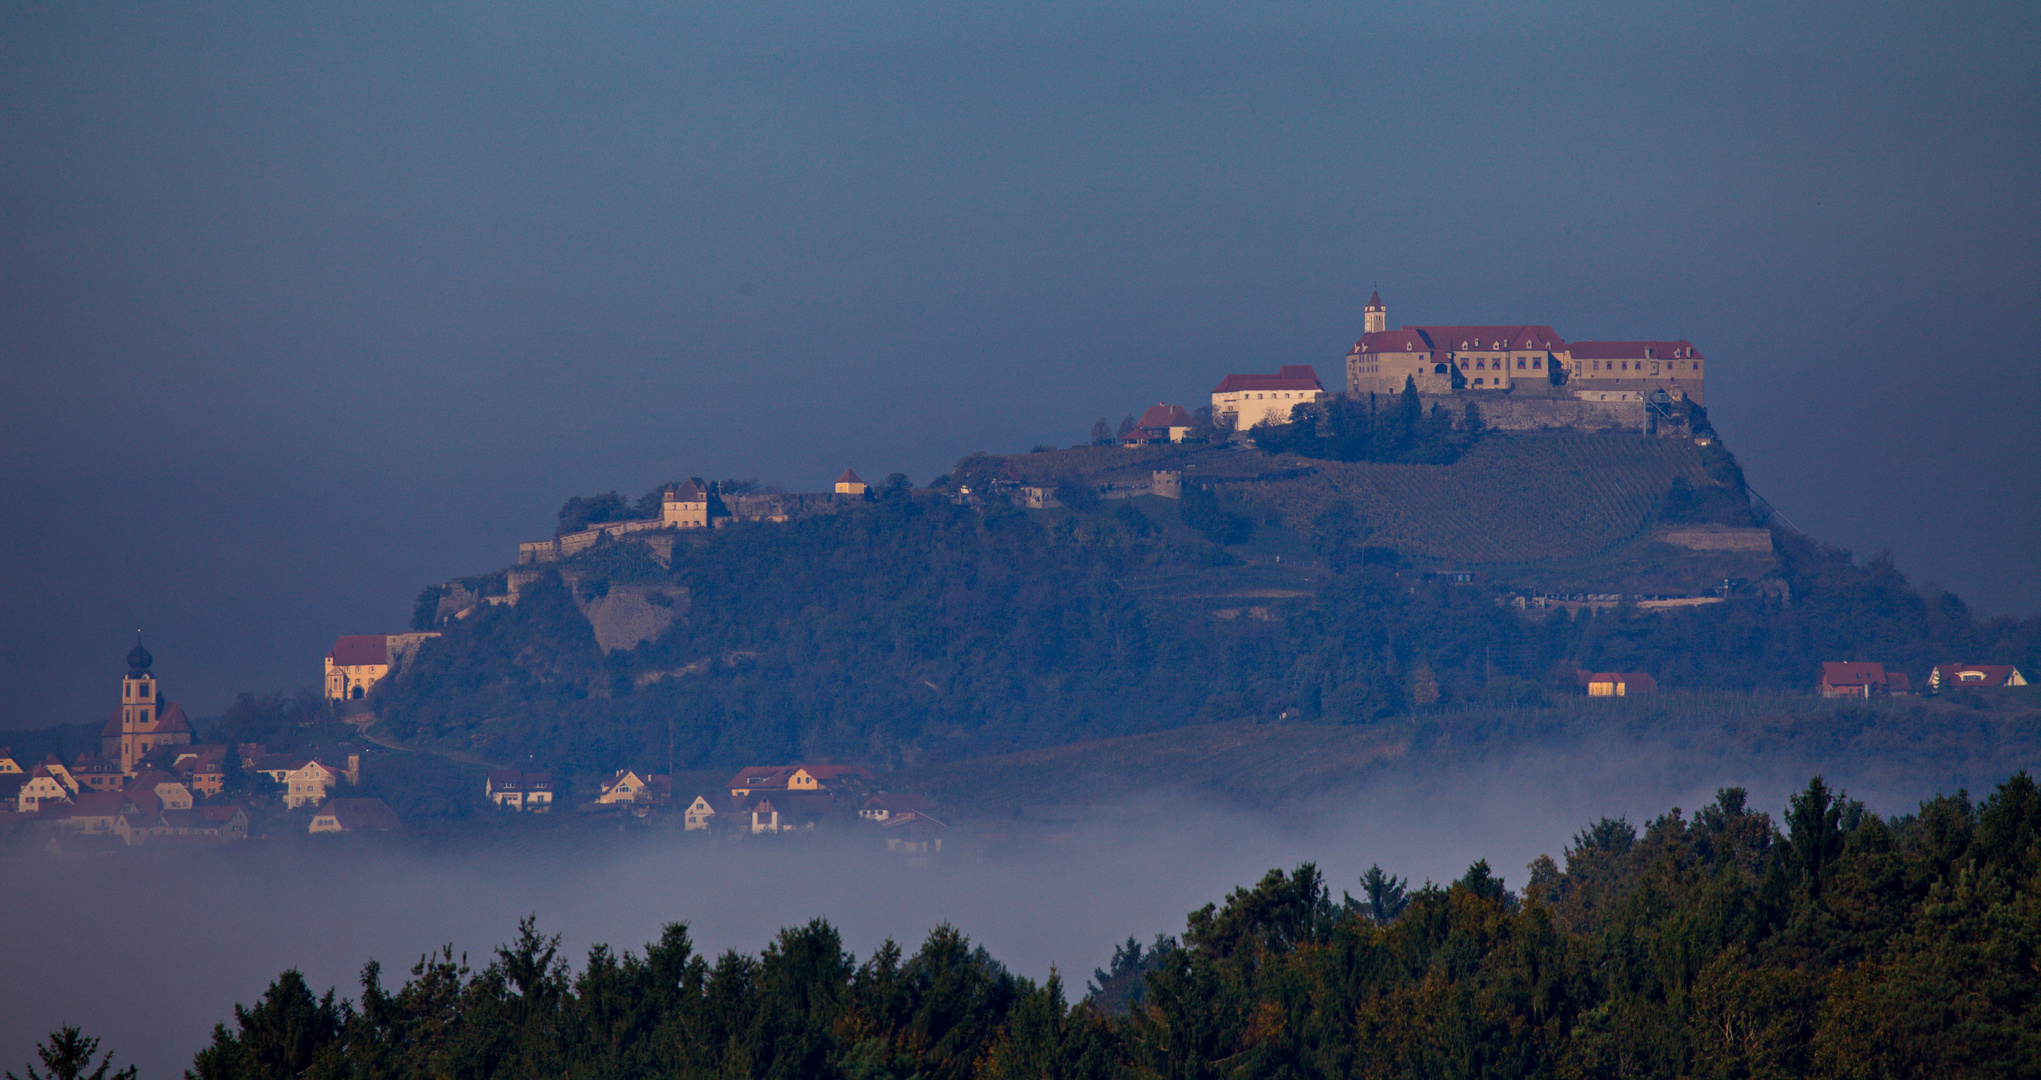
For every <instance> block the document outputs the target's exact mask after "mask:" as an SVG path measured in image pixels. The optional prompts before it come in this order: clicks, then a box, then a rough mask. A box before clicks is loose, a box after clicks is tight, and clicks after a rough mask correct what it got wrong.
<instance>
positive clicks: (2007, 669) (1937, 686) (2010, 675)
mask: <svg viewBox="0 0 2041 1080" xmlns="http://www.w3.org/2000/svg"><path fill="white" fill-rule="evenodd" d="M2025 685H2027V679H2026V677H2025V676H2023V675H2021V674H2020V669H2019V668H2016V667H2014V666H2012V665H2011V664H1936V665H1935V670H1933V671H1931V672H1928V688H1929V689H1930V690H1934V691H1936V692H1937V693H1939V692H1941V691H1943V690H1953V689H1955V688H1956V687H1959V686H1978V687H1996V686H2025Z"/></svg>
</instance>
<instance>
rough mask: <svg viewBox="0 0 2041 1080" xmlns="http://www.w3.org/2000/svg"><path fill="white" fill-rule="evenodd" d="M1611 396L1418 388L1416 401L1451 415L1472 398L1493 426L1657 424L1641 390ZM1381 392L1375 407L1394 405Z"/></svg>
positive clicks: (1641, 427) (1635, 427) (1629, 427)
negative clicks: (1422, 390)
mask: <svg viewBox="0 0 2041 1080" xmlns="http://www.w3.org/2000/svg"><path fill="white" fill-rule="evenodd" d="M1610 396H1611V397H1613V398H1616V400H1607V401H1599V400H1591V399H1585V398H1577V397H1560V396H1557V395H1545V394H1524V393H1519V392H1504V393H1494V392H1489V393H1479V392H1473V391H1467V390H1461V391H1452V390H1448V391H1446V392H1444V393H1431V394H1426V393H1419V394H1418V400H1419V401H1421V402H1423V403H1424V411H1425V412H1427V413H1429V412H1431V411H1432V407H1433V406H1435V405H1436V406H1438V407H1440V408H1443V409H1445V410H1446V411H1447V412H1449V413H1453V414H1454V415H1455V416H1458V415H1459V414H1460V413H1462V412H1463V411H1464V410H1465V409H1466V408H1467V404H1468V402H1473V403H1474V407H1475V408H1476V409H1479V410H1480V411H1481V422H1482V424H1484V425H1485V426H1487V427H1490V428H1494V429H1495V430H1497V431H1556V430H1562V429H1569V430H1574V431H1606V430H1617V431H1645V430H1647V429H1650V428H1654V427H1656V426H1658V425H1654V424H1653V423H1652V422H1651V420H1650V418H1649V417H1648V416H1647V415H1646V414H1647V412H1648V411H1649V410H1648V409H1647V407H1646V405H1645V403H1644V397H1643V395H1641V394H1629V395H1624V396H1622V397H1617V395H1614V394H1611V395H1610ZM1383 397H1384V396H1383V395H1377V398H1376V400H1377V403H1378V407H1386V408H1394V407H1395V405H1394V398H1393V397H1391V398H1389V399H1388V400H1387V401H1384V400H1383Z"/></svg>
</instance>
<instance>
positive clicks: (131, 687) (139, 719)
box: [99, 637, 191, 776]
mask: <svg viewBox="0 0 2041 1080" xmlns="http://www.w3.org/2000/svg"><path fill="white" fill-rule="evenodd" d="M153 662H154V658H153V657H151V656H150V655H149V650H147V649H145V648H143V647H142V639H141V638H140V637H137V638H135V647H134V651H132V652H130V653H128V677H127V678H126V679H123V680H121V692H120V707H119V708H117V709H115V710H114V712H113V718H112V719H110V720H108V721H107V722H106V727H104V728H102V729H100V732H99V754H100V756H101V757H103V758H105V759H106V760H107V761H109V762H115V761H117V762H119V763H120V771H121V773H122V774H123V775H127V776H133V775H134V774H135V765H136V763H137V762H139V761H141V760H142V758H144V757H146V756H148V753H149V751H151V750H154V749H156V748H157V747H159V746H189V745H190V744H191V721H189V720H187V719H185V717H184V706H182V705H179V704H177V703H176V702H171V701H165V700H163V687H162V685H161V684H160V683H158V682H157V681H156V676H154V675H152V674H150V673H149V665H150V664H151V663H153Z"/></svg>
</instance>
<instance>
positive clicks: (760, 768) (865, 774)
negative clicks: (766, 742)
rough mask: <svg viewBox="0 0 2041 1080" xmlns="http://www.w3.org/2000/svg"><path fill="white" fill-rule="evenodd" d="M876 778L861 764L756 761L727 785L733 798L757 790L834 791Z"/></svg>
mask: <svg viewBox="0 0 2041 1080" xmlns="http://www.w3.org/2000/svg"><path fill="white" fill-rule="evenodd" d="M873 779H874V778H873V776H872V774H871V771H870V770H868V769H866V768H865V767H864V766H862V765H753V766H751V767H749V768H746V769H742V770H739V771H738V773H737V775H735V776H733V777H731V778H730V782H729V784H728V785H727V786H728V787H729V789H730V797H731V798H733V799H741V798H744V797H746V796H749V795H752V794H753V793H756V792H775V791H788V792H794V793H797V794H798V793H813V792H826V791H835V790H838V789H841V788H844V787H846V786H854V785H859V784H869V783H871V782H872V781H873Z"/></svg>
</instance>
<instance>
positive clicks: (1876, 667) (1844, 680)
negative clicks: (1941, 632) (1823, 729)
mask: <svg viewBox="0 0 2041 1080" xmlns="http://www.w3.org/2000/svg"><path fill="white" fill-rule="evenodd" d="M1817 686H1818V687H1819V689H1820V690H1821V696H1822V697H1825V698H1838V697H1865V698H1867V697H1882V696H1884V695H1886V694H1911V693H1913V683H1912V681H1911V680H1909V679H1908V678H1907V677H1906V675H1905V674H1903V673H1901V672H1897V671H1887V670H1885V665H1884V664H1873V663H1866V662H1864V661H1852V662H1847V663H1845V662H1841V661H1834V660H1831V661H1828V662H1826V663H1824V664H1822V665H1821V681H1820V683H1818V684H1817Z"/></svg>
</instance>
